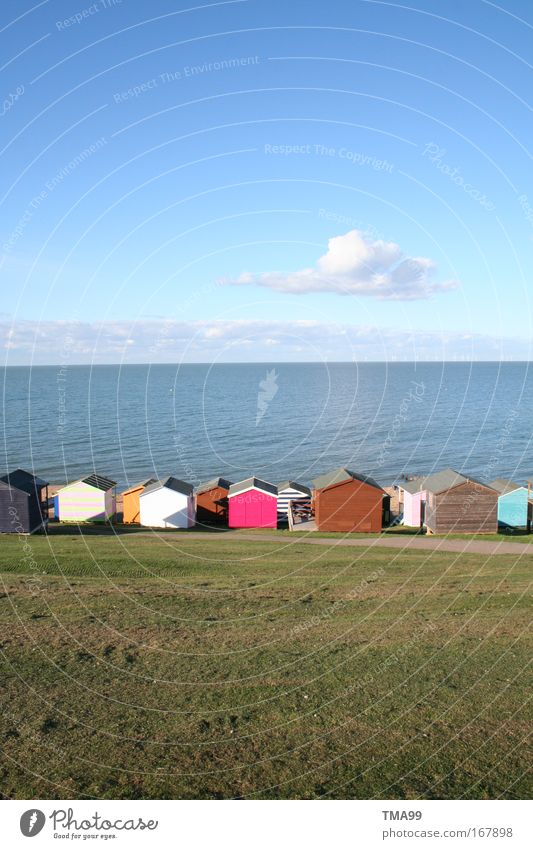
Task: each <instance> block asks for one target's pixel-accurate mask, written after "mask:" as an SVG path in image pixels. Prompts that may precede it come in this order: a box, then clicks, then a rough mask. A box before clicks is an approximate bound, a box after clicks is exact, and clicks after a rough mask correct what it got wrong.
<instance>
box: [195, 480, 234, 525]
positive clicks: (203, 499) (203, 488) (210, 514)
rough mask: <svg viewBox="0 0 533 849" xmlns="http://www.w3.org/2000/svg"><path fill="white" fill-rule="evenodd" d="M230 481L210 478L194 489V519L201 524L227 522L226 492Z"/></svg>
mask: <svg viewBox="0 0 533 849" xmlns="http://www.w3.org/2000/svg"><path fill="white" fill-rule="evenodd" d="M230 486H231V481H228V480H226V478H212V479H211V480H209V481H205V483H201V484H200V486H198V487H197V489H196V521H197V522H198V524H201V525H213V524H215V525H225V524H227V522H228V493H229V488H230Z"/></svg>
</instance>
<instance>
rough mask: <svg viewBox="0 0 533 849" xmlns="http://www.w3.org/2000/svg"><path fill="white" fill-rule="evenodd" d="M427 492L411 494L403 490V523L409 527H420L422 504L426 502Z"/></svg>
mask: <svg viewBox="0 0 533 849" xmlns="http://www.w3.org/2000/svg"><path fill="white" fill-rule="evenodd" d="M426 499H427V492H426V491H425V490H422V492H415V493H414V494H411V493H410V492H406V491H405V490H404V497H403V523H404V525H410V526H411V527H416V528H419V527H420V523H421V521H422V502H423V501H426Z"/></svg>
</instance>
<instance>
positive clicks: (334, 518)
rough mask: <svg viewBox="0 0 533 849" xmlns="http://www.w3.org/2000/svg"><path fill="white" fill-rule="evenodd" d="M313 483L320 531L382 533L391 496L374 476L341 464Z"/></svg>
mask: <svg viewBox="0 0 533 849" xmlns="http://www.w3.org/2000/svg"><path fill="white" fill-rule="evenodd" d="M312 483H313V487H314V492H313V506H314V511H315V521H316V525H317V528H318V530H319V531H340V532H342V533H352V532H355V531H361V532H364V533H378V532H379V531H381V529H382V527H383V524H384V522H387V520H388V514H389V511H390V496H389V495H388V494H387V493H386V492H385V491H384V490H383V489H382V488H381V486H380V485H379V484H378V483H376V481H375V480H373V478H371V477H368V476H367V475H360V474H356V473H355V472H352V471H350V470H349V469H343V468H341V469H335V470H334V471H332V472H328V473H327V474H325V475H321V476H320V477H318V478H315V480H314V481H312Z"/></svg>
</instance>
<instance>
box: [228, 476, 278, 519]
mask: <svg viewBox="0 0 533 849" xmlns="http://www.w3.org/2000/svg"><path fill="white" fill-rule="evenodd" d="M228 505H229V506H228V525H229V527H230V528H277V526H278V488H277V486H275V485H274V484H272V483H268V482H267V481H263V480H261V479H260V478H246V480H243V481H239V482H238V483H234V484H232V485H231V486H230V488H229V493H228Z"/></svg>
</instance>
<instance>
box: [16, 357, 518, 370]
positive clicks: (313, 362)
mask: <svg viewBox="0 0 533 849" xmlns="http://www.w3.org/2000/svg"><path fill="white" fill-rule="evenodd" d="M472 363H500V364H502V363H515V364H521V365H529V364H533V359H532V360H519V359H517V360H514V359H513V360H511V359H503V360H502V359H500V360H496V359H492V360H491V359H480V360H246V361H242V362H236V361H232V360H221V361H220V362H212V361H204V362H202V361H194V362H178V361H172V360H171V361H168V362H161V363H152V362H139V363H121V362H112V363H11V364H7V363H4V364H3V365H2V366H1V368H4V369H6V368H58V369H69V368H81V367H87V366H89V367H92V368H97V367H107V366H119V367H120V368H128V367H131V366H261V365H265V366H267V365H274V366H276V365H278V366H306V365H323V366H327V365H388V366H392V365H444V364H446V365H466V364H472Z"/></svg>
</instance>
